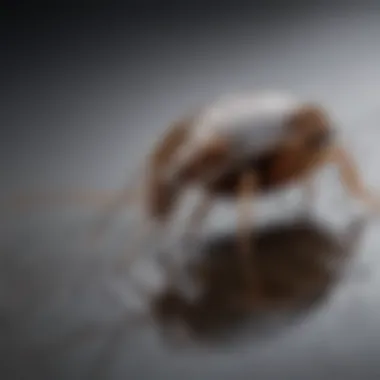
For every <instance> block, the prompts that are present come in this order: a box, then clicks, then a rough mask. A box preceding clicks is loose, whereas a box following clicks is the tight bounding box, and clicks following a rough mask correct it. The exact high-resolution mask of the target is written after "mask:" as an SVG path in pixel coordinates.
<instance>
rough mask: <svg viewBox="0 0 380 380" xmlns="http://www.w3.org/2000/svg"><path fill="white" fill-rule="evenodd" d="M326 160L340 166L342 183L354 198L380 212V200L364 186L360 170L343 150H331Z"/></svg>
mask: <svg viewBox="0 0 380 380" xmlns="http://www.w3.org/2000/svg"><path fill="white" fill-rule="evenodd" d="M325 159H326V163H327V162H332V163H335V164H337V165H338V167H339V171H340V177H341V181H342V183H343V185H344V186H345V187H346V189H347V190H348V192H349V193H350V194H351V195H352V196H354V197H355V198H357V199H360V200H361V201H363V202H364V203H365V204H366V205H367V206H369V207H370V208H371V209H375V210H376V211H380V198H379V197H378V196H375V194H373V193H372V192H371V191H369V189H368V188H367V187H366V186H365V185H364V183H363V181H362V179H361V178H360V175H359V170H358V169H357V167H356V165H355V163H354V162H353V160H352V158H351V156H350V155H349V154H348V153H347V152H346V151H345V150H344V149H343V148H341V147H339V146H335V147H333V148H331V149H330V150H329V152H328V153H327V154H326V157H325Z"/></svg>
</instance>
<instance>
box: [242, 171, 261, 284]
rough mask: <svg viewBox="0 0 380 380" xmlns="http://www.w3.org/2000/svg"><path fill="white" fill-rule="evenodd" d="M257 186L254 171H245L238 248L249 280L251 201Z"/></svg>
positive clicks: (250, 269)
mask: <svg viewBox="0 0 380 380" xmlns="http://www.w3.org/2000/svg"><path fill="white" fill-rule="evenodd" d="M256 187H257V180H256V175H255V174H254V173H253V172H249V173H245V174H243V176H242V177H241V180H240V184H239V193H238V198H239V199H238V202H239V204H238V206H239V209H238V230H239V231H238V233H239V236H238V249H239V252H240V264H241V266H242V271H243V275H244V278H245V279H246V280H248V281H250V280H251V278H252V264H253V263H252V260H251V256H252V244H251V243H252V242H251V231H250V228H249V219H250V211H251V208H250V203H251V201H252V197H253V196H254V195H255V191H256Z"/></svg>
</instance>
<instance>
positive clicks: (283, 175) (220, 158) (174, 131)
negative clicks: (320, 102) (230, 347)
mask: <svg viewBox="0 0 380 380" xmlns="http://www.w3.org/2000/svg"><path fill="white" fill-rule="evenodd" d="M192 126H193V124H192V119H191V118H188V119H185V120H183V121H182V122H178V123H176V124H174V125H173V126H172V128H170V129H169V130H168V132H167V134H166V135H165V136H164V138H163V140H162V141H161V143H160V144H158V146H157V148H156V151H155V152H154V153H153V155H152V158H151V165H150V167H151V169H150V175H149V177H148V183H147V190H148V198H147V206H148V207H147V208H148V212H149V213H150V215H151V216H152V217H153V218H157V219H158V220H164V219H167V217H168V215H169V214H170V212H171V211H172V209H173V207H174V206H175V202H176V201H177V200H178V196H179V194H180V193H181V191H182V190H183V189H184V188H186V187H187V186H189V185H193V184H195V185H198V186H200V187H202V188H204V189H205V190H206V191H208V192H209V193H210V194H212V195H214V196H215V197H221V198H222V197H229V198H231V197H236V191H237V187H238V183H239V180H240V178H241V176H242V174H243V173H244V172H246V171H247V170H250V171H252V172H255V173H256V175H257V177H258V189H257V190H258V191H259V192H261V193H266V192H269V191H272V190H276V189H280V188H281V187H283V186H286V185H287V184H289V183H291V182H293V181H296V180H298V179H302V177H303V176H304V175H306V174H308V173H309V172H310V171H312V170H313V169H315V168H316V167H317V166H318V163H319V161H320V160H319V158H320V156H321V154H322V153H323V151H324V150H325V149H326V148H327V147H328V145H329V142H330V138H331V136H332V131H331V127H330V124H329V121H328V120H327V117H326V116H325V114H324V112H323V111H322V110H321V109H319V108H317V107H313V106H308V107H304V108H303V109H302V110H300V112H299V113H297V114H295V115H294V117H293V118H292V119H290V120H289V134H294V136H296V137H299V136H301V138H300V142H298V143H297V144H295V145H290V146H287V145H283V144H282V142H281V141H280V142H279V144H278V147H276V148H275V149H272V150H270V151H268V152H265V153H263V154H261V155H259V156H252V157H249V158H247V159H246V160H245V161H244V162H237V163H236V164H235V163H233V162H229V158H228V153H229V152H228V147H227V145H228V142H227V145H226V146H224V145H223V142H217V141H216V142H215V144H214V146H211V149H209V150H208V151H206V152H200V153H199V155H197V157H196V159H195V160H194V161H193V162H189V163H188V165H186V166H185V167H184V168H183V169H182V172H181V173H179V174H178V179H179V181H177V182H176V183H173V182H172V181H170V180H168V179H166V178H165V175H163V173H165V170H166V169H167V168H168V167H169V166H170V165H171V163H172V160H173V159H174V158H175V155H176V153H177V152H178V151H179V150H180V149H181V148H182V146H183V145H184V144H185V143H186V141H187V138H188V137H189V135H190V133H191V129H192ZM225 163H228V164H229V168H228V170H226V171H224V172H223V173H222V174H221V175H220V176H217V177H216V178H215V179H213V180H211V181H210V180H207V179H208V177H207V175H208V174H209V173H210V172H212V169H213V168H214V167H215V168H218V167H220V166H221V165H224V164H225Z"/></svg>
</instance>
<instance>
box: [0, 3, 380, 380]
mask: <svg viewBox="0 0 380 380" xmlns="http://www.w3.org/2000/svg"><path fill="white" fill-rule="evenodd" d="M356 4H361V5H356V6H354V5H352V6H349V7H347V6H335V5H334V6H333V5H332V4H330V5H320V6H318V7H316V6H314V7H313V6H303V7H302V8H299V7H296V6H288V5H287V6H286V7H285V5H284V7H283V8H282V9H281V8H279V7H273V8H269V7H267V8H266V9H265V10H264V9H263V8H262V7H261V8H256V9H255V7H254V5H253V4H251V5H250V6H249V7H247V6H245V7H244V6H240V7H239V6H232V5H231V6H230V9H227V10H221V9H220V8H218V7H211V6H207V7H206V6H205V5H204V6H203V7H202V8H199V9H198V10H196V8H197V7H196V6H195V5H194V7H193V8H191V9H190V6H188V7H187V8H188V9H187V11H186V12H184V11H182V12H181V9H180V8H181V7H180V6H178V5H177V6H176V7H175V9H174V10H173V9H172V12H173V14H172V16H170V11H167V12H162V11H157V10H153V9H150V10H149V8H146V10H144V11H139V12H137V11H136V12H135V13H134V12H131V11H123V12H121V13H119V12H117V11H116V10H115V9H114V10H109V11H108V12H106V11H103V10H99V11H97V12H92V13H91V14H90V12H89V13H88V14H86V17H82V18H81V17H79V16H78V14H77V13H75V14H73V15H71V13H70V12H66V13H65V12H62V14H61V15H59V17H60V18H59V22H58V21H57V19H56V18H53V16H52V15H49V14H47V15H46V16H45V15H44V14H43V13H41V14H38V12H37V11H36V10H35V9H34V11H33V12H31V13H33V15H34V16H35V15H36V14H38V17H36V19H35V21H30V20H28V21H26V22H24V18H21V19H19V20H18V21H19V22H18V23H17V24H14V25H13V24H12V22H11V21H9V25H8V26H9V28H8V42H6V43H5V44H4V51H5V54H4V56H3V60H2V61H3V63H4V67H3V69H2V73H3V75H4V86H2V93H3V96H2V98H3V107H2V108H3V109H2V113H3V117H4V119H3V120H4V122H3V123H2V126H3V128H2V138H1V142H2V147H1V150H0V154H1V159H0V162H1V173H2V178H1V182H2V193H3V194H5V195H6V194H9V193H10V192H11V191H15V190H20V189H21V190H24V189H25V188H28V189H37V190H38V189H52V190H54V189H60V188H73V187H79V188H90V187H96V188H99V189H100V188H105V189H108V188H110V189H114V188H116V187H117V186H120V185H121V184H123V183H124V180H125V177H127V176H128V175H130V174H132V173H133V171H134V169H135V168H136V166H138V165H139V164H140V162H141V160H142V159H143V158H144V154H145V152H147V150H148V149H149V148H150V147H151V145H152V143H153V142H154V141H155V139H156V138H157V136H158V134H159V133H160V132H161V131H162V130H163V129H164V128H165V127H166V126H167V124H168V123H169V122H170V121H172V120H173V119H174V118H176V117H177V116H179V115H181V113H182V112H183V111H185V110H187V109H188V108H191V107H193V106H196V105H198V104H199V103H202V102H204V101H208V100H209V99H212V98H213V97H215V96H218V95H220V94H222V93H228V92H238V91H245V90H251V89H257V88H259V89H260V88H264V89H267V88H269V89H285V90H289V91H293V92H294V93H296V94H298V95H299V96H305V97H307V98H309V99H311V100H316V101H321V102H323V103H324V104H325V105H326V106H327V107H328V109H329V110H330V112H331V114H332V116H333V117H334V119H335V120H336V124H337V128H338V129H339V131H340V132H341V137H342V140H344V143H345V144H346V145H347V146H348V148H349V149H350V150H351V151H352V154H353V155H354V157H355V159H356V160H357V162H358V165H359V167H360V168H361V169H362V170H363V178H364V180H365V181H366V182H367V183H368V184H369V185H370V186H373V187H377V188H380V171H379V170H378V165H379V164H378V163H379V162H380V152H379V141H380V124H379V116H380V96H379V95H380V92H379V86H380V74H379V67H380V65H379V64H380V8H379V6H374V5H369V4H366V3H362V2H357V3H356ZM169 8H170V7H169ZM157 9H159V7H158V8H157ZM56 13H59V12H56ZM85 13H86V12H83V14H85ZM56 16H57V14H55V17H56ZM317 185H318V189H319V190H318V200H317V203H316V205H315V213H316V215H318V217H320V218H322V219H323V220H326V221H328V222H329V225H330V226H331V228H338V229H339V228H341V227H344V226H345V225H346V224H347V223H348V222H349V221H350V219H351V218H352V215H354V214H355V213H356V206H355V205H354V204H353V203H352V202H351V201H350V200H349V199H348V198H347V197H346V196H345V195H344V191H343V190H342V188H341V187H340V185H339V182H338V181H337V179H336V177H335V173H334V172H333V171H330V170H327V171H324V172H323V173H322V174H321V176H319V177H318V182H317ZM297 199H298V198H297V192H296V191H295V190H294V191H290V192H289V193H288V194H284V196H282V195H281V196H277V197H274V198H271V199H268V200H263V204H262V205H259V208H260V210H261V211H262V212H261V214H262V216H263V218H264V219H265V218H266V217H268V215H269V216H270V217H273V218H274V219H275V218H277V217H280V216H282V217H288V216H289V215H291V214H292V212H293V211H294V208H296V207H297ZM233 212H234V211H233V208H232V209H230V208H228V207H227V206H226V207H224V206H223V205H221V207H220V208H218V209H217V210H215V212H214V213H213V216H212V218H211V220H210V225H213V226H215V227H220V226H228V225H230V224H233V223H234V214H233ZM126 214H127V213H126ZM96 215H99V209H96V208H91V207H81V208H78V206H74V207H65V208H62V207H61V208H60V207H57V208H54V209H46V208H44V209H42V210H38V209H34V210H33V212H29V213H27V214H12V215H11V214H4V217H3V219H4V220H3V221H2V222H1V237H2V240H1V242H2V244H1V255H0V261H1V264H0V284H1V285H0V310H1V312H0V313H1V314H0V316H1V319H0V320H1V324H0V329H1V332H0V378H2V379H24V378H25V379H34V378H35V379H40V380H42V379H84V378H89V379H94V378H99V379H125V378H128V379H134V378H136V379H137V378H139V377H141V378H146V379H156V378H157V379H172V378H174V379H177V378H181V379H183V380H185V379H211V378H216V377H218V378H223V379H229V378H232V377H233V378H235V379H260V380H261V379H274V378H279V377H281V378H285V379H292V380H296V379H309V378H310V379H321V378H322V377H326V378H331V379H333V378H334V379H359V378H366V379H377V378H379V376H380V364H379V360H378V358H379V354H380V328H379V326H380V322H379V321H380V312H379V311H380V296H379V289H380V266H379V265H380V261H379V259H378V255H379V247H380V235H379V232H378V231H379V228H380V226H379V224H378V223H373V224H372V225H371V226H369V228H368V229H367V230H366V232H365V236H364V237H365V238H364V239H363V240H362V242H361V244H360V247H359V248H360V249H358V252H357V256H356V258H355V264H354V268H356V269H358V268H359V269H360V270H359V272H360V273H361V275H360V276H359V277H358V276H356V275H355V276H348V277H347V279H346V280H345V281H344V282H343V283H341V284H340V285H339V286H338V288H336V290H335V291H334V294H333V297H332V298H331V299H330V300H329V302H328V303H327V304H326V305H324V306H323V307H321V308H319V309H318V310H317V311H316V312H315V313H314V314H312V315H308V317H307V318H305V319H302V320H301V321H299V322H298V324H297V325H296V326H293V327H292V328H289V329H284V330H283V331H282V333H281V334H278V335H275V336H274V337H272V338H271V339H268V340H266V341H260V342H255V341H253V340H252V342H251V343H250V344H248V345H247V344H246V343H244V344H242V345H241V346H239V345H237V346H236V345H235V346H234V347H232V348H231V349H230V350H227V351H225V350H218V349H217V348H215V349H209V350H207V351H206V352H205V351H199V350H192V351H191V352H190V353H189V352H185V353H181V352H180V351H176V352H175V351H174V352H173V351H170V350H169V351H168V349H167V348H165V347H163V346H162V342H160V340H159V339H157V336H156V335H155V333H154V329H153V330H152V329H144V330H140V329H137V328H136V327H133V326H132V328H131V325H130V324H129V323H128V322H127V321H126V318H127V315H128V310H129V305H130V304H131V303H132V301H133V299H132V297H131V295H130V294H129V293H127V290H128V284H127V282H126V279H125V278H124V277H123V275H122V273H120V271H119V272H116V271H115V263H117V262H118V261H117V260H118V258H119V257H120V255H121V254H122V250H123V247H124V245H125V241H122V240H121V235H123V234H124V230H127V229H128V228H129V227H127V224H119V225H116V227H117V228H116V227H115V230H114V233H115V234H119V235H118V236H116V235H115V236H114V240H112V239H110V240H112V241H108V242H107V243H105V246H103V247H101V249H99V250H97V251H91V252H90V251H86V250H85V249H84V248H81V247H82V244H83V236H82V233H83V232H85V230H86V226H88V224H89V223H90V222H91V220H92V218H93V217H94V216H96ZM125 217H126V218H127V219H128V218H129V217H127V215H125ZM124 240H125V239H124ZM127 241H128V239H127ZM356 269H355V270H353V271H352V272H351V273H354V274H355V273H357V272H358V270H356ZM143 270H145V274H143V277H142V279H140V281H150V282H151V281H153V280H154V279H153V274H155V272H154V271H153V272H152V273H150V274H147V272H146V271H147V268H146V267H145V268H143ZM363 270H364V272H363Z"/></svg>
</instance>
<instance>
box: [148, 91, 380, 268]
mask: <svg viewBox="0 0 380 380" xmlns="http://www.w3.org/2000/svg"><path fill="white" fill-rule="evenodd" d="M328 163H336V164H338V166H339V168H340V173H341V179H342V181H343V183H344V184H345V185H346V187H347V189H348V190H349V191H350V193H351V194H352V195H354V196H356V197H358V198H361V199H362V200H364V201H365V202H366V203H368V204H369V205H371V206H375V207H378V206H379V203H378V200H377V199H375V198H374V197H373V196H372V195H371V194H370V193H369V192H368V191H367V189H366V188H364V186H363V185H362V183H361V181H360V179H359V177H358V173H357V170H356V169H355V166H354V164H353V163H352V161H351V159H350V157H349V155H348V154H347V152H346V151H345V150H344V149H343V148H342V147H340V146H339V145H338V143H337V141H336V140H335V139H334V135H333V126H332V123H331V121H330V120H329V117H328V115H327V114H326V112H325V111H324V110H323V109H322V108H321V107H320V106H319V105H316V104H308V103H303V102H301V101H297V100H296V99H294V98H292V97H291V96H288V95H284V94H273V93H272V94H271V93H264V94H254V95H243V96H235V97H231V98H224V99H220V100H218V101H216V102H215V103H214V104H211V105H210V106H208V107H205V108H203V109H201V110H199V111H198V112H195V113H193V114H191V115H189V116H188V117H185V118H183V119H181V120H179V121H177V122H176V123H174V124H173V125H172V126H171V128H169V129H168V131H167V132H166V135H164V136H163V138H162V139H161V141H159V143H158V144H157V145H156V146H155V148H154V149H153V151H152V153H151V155H150V159H149V161H148V166H147V177H146V183H145V186H144V191H143V193H144V195H143V200H144V204H145V207H146V213H147V215H148V217H149V218H150V220H151V221H154V222H156V224H157V225H159V226H161V227H163V226H166V224H167V223H168V221H169V220H170V217H171V215H172V213H173V211H174V210H175V208H176V206H177V205H178V201H179V197H180V195H181V194H182V193H183V192H184V190H186V189H188V188H189V187H190V186H196V187H198V188H199V189H200V190H201V192H202V194H203V198H202V199H201V201H200V203H199V205H198V206H197V207H196V208H195V209H194V210H193V211H192V215H191V216H190V220H189V225H188V231H189V232H193V233H194V232H196V230H197V229H199V228H200V226H201V222H202V221H203V219H204V218H205V216H206V214H207V212H208V211H209V209H210V204H211V201H212V200H214V199H217V198H222V197H226V196H228V197H235V198H236V200H237V201H238V205H239V223H238V224H239V237H238V244H239V247H240V249H239V251H240V252H241V262H242V265H243V268H244V267H246V264H247V260H248V256H249V254H248V252H249V250H250V241H249V238H248V233H247V227H248V220H249V203H248V202H251V201H252V198H253V197H255V196H257V195H259V194H260V193H266V192H269V191H271V190H273V189H275V188H282V187H283V186H285V185H287V184H290V183H291V182H293V181H300V182H301V183H303V184H304V185H305V189H307V190H308V191H307V193H308V192H309V190H311V187H310V185H311V182H310V181H311V177H312V175H313V174H314V173H315V171H316V170H317V169H318V168H320V167H322V166H324V165H326V164H328Z"/></svg>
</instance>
